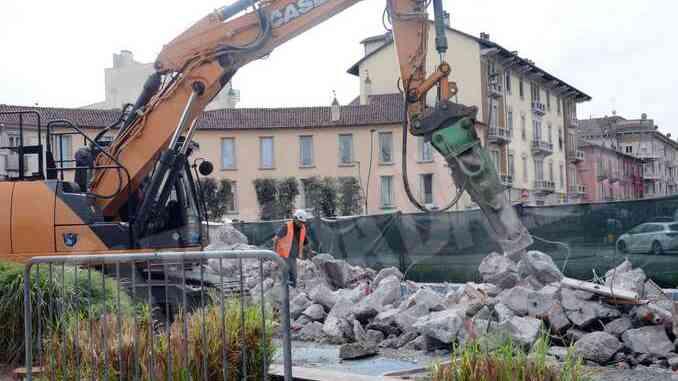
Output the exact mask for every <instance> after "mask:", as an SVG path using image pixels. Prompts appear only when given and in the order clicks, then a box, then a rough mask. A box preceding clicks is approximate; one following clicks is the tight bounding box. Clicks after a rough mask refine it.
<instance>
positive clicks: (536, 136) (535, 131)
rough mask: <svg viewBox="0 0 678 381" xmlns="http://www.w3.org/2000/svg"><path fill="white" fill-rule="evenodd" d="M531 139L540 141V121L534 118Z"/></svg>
mask: <svg viewBox="0 0 678 381" xmlns="http://www.w3.org/2000/svg"><path fill="white" fill-rule="evenodd" d="M532 139H533V140H534V141H536V142H540V141H541V121H539V120H536V119H535V120H533V121H532Z"/></svg>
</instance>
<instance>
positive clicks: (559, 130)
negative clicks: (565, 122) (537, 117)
mask: <svg viewBox="0 0 678 381" xmlns="http://www.w3.org/2000/svg"><path fill="white" fill-rule="evenodd" d="M558 149H559V150H560V151H562V150H563V130H562V129H561V128H560V127H558Z"/></svg>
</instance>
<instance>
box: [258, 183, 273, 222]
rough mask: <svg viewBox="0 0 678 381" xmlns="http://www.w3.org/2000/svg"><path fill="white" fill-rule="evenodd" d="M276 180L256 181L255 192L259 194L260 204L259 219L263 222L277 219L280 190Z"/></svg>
mask: <svg viewBox="0 0 678 381" xmlns="http://www.w3.org/2000/svg"><path fill="white" fill-rule="evenodd" d="M276 183H277V181H276V180H275V179H255V180H254V191H255V192H256V193H257V202H258V203H259V218H261V219H262V220H263V221H268V220H273V219H275V218H276V214H277V213H276V209H277V203H276V199H277V198H278V188H277V186H276Z"/></svg>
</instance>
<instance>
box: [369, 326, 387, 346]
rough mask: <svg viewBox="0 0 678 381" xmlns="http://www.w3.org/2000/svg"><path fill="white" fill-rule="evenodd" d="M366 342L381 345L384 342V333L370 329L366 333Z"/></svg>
mask: <svg viewBox="0 0 678 381" xmlns="http://www.w3.org/2000/svg"><path fill="white" fill-rule="evenodd" d="M365 334H366V340H367V341H369V342H372V343H375V344H379V343H381V342H382V341H384V338H385V336H384V333H383V332H381V331H377V330H374V329H368V330H367V331H366V332H365Z"/></svg>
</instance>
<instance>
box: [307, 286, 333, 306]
mask: <svg viewBox="0 0 678 381" xmlns="http://www.w3.org/2000/svg"><path fill="white" fill-rule="evenodd" d="M308 296H309V297H310V298H311V300H312V301H313V302H315V303H318V304H320V305H322V306H323V307H325V309H326V310H328V311H329V310H331V309H332V307H334V304H335V303H336V302H337V297H336V296H335V295H334V293H333V292H332V290H330V289H329V287H327V286H325V285H324V284H320V285H318V286H316V287H314V288H312V289H311V290H310V291H309V295H308Z"/></svg>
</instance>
